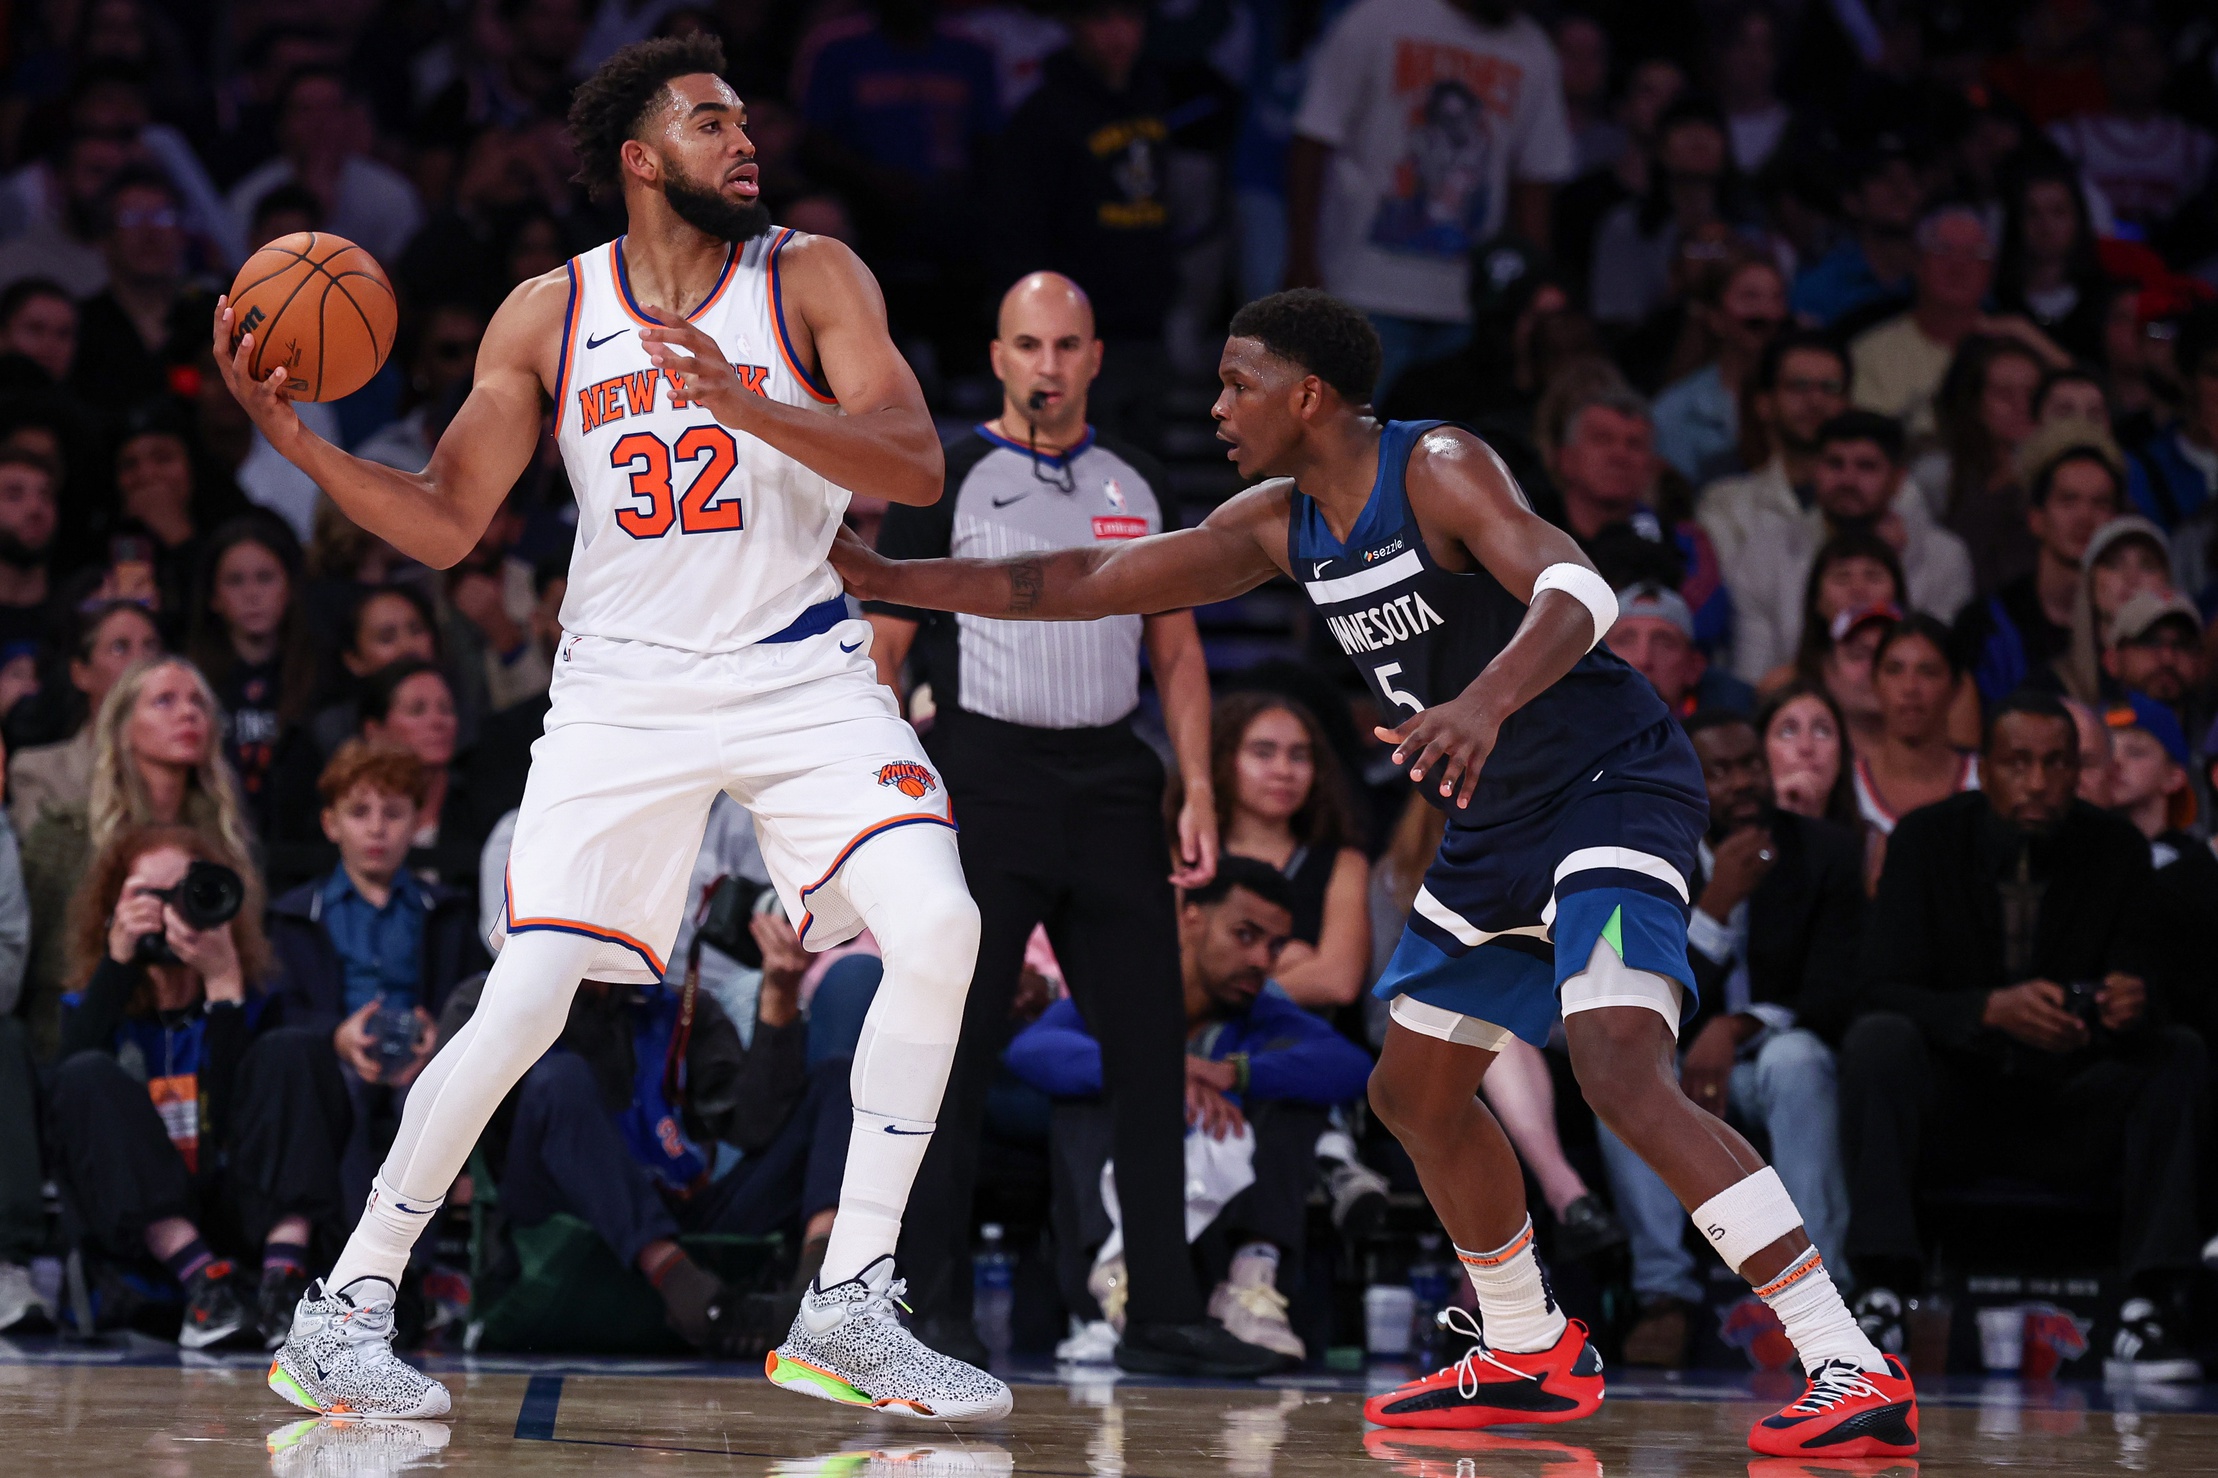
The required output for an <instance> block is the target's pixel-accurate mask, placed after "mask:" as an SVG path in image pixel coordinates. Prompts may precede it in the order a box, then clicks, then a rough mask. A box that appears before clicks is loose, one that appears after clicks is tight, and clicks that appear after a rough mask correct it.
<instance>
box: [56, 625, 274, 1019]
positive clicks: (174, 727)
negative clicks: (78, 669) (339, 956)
mask: <svg viewBox="0 0 2218 1478" xmlns="http://www.w3.org/2000/svg"><path fill="white" fill-rule="evenodd" d="M92 728H93V758H92V787H91V795H90V798H89V799H88V800H87V801H86V803H85V804H84V805H83V806H75V805H67V806H48V807H47V808H46V809H45V810H44V811H43V812H41V813H40V816H39V819H38V822H37V824H36V825H34V826H33V827H32V828H31V833H30V835H29V836H27V837H25V838H24V839H23V883H24V889H25V891H26V892H27V893H28V894H29V895H30V900H31V964H30V968H29V970H28V971H27V972H26V975H25V979H24V985H23V996H24V1001H25V1007H24V1009H25V1011H26V1013H27V1014H28V1015H29V1017H30V1021H31V1031H32V1044H33V1048H34V1050H35V1051H36V1052H37V1053H38V1055H39V1056H40V1058H41V1059H42V1060H43V1059H45V1058H49V1057H51V1056H52V1055H53V1052H54V1048H55V1045H56V1042H57V1041H58V1036H59V1030H60V1021H61V1018H60V1012H59V1007H60V997H61V992H62V988H63V983H64V980H65V970H66V965H65V960H64V953H63V933H64V931H63V927H62V921H63V919H64V917H65V916H66V914H67V912H68V908H69V898H70V895H71V893H72V892H74V891H75V889H76V886H77V882H78V879H79V878H80V877H82V876H83V874H84V871H85V867H86V864H87V863H88V862H90V860H91V859H92V857H93V854H95V853H96V852H98V851H99V850H100V849H101V848H102V847H105V846H106V845H107V844H108V842H109V840H110V839H111V838H113V837H114V836H115V835H116V834H117V833H118V832H119V831H121V830H123V829H124V828H125V827H127V826H144V825H147V824H150V823H159V824H162V825H170V826H184V827H188V828H190V829H191V830H193V831H194V832H197V833H198V834H200V835H201V836H204V837H206V838H207V839H208V843H209V845H210V846H211V847H212V848H214V849H215V850H216V852H217V854H218V855H219V856H220V857H221V858H222V860H223V861H225V862H226V863H227V864H228V865H230V866H231V867H233V868H236V869H237V870H238V871H239V872H240V873H241V874H243V875H247V876H250V877H251V876H253V875H254V872H255V858H256V853H255V848H254V845H253V842H252V840H251V835H252V833H251V830H250V828H249V826H248V824H247V820H246V817H245V814H244V812H243V810H242V809H241V807H240V804H239V787H238V782H237V781H236V780H235V779H234V778H233V777H232V774H231V766H230V764H229V762H227V761H226V760H225V759H224V757H223V740H222V734H223V725H222V721H221V714H220V711H219V710H218V708H217V704H216V695H215V691H214V690H213V689H212V688H210V687H209V686H208V680H207V679H206V678H205V677H202V676H201V674H200V669H199V668H197V667H195V666H193V665H192V663H190V662H188V661H186V660H185V659H184V658H183V657H155V658H153V659H151V660H149V661H146V662H142V663H140V664H139V665H138V666H136V667H134V668H132V669H131V670H130V671H129V672H126V673H125V674H124V675H123V676H122V677H121V678H120V679H118V680H117V682H116V684H115V686H114V687H113V688H111V689H109V691H108V696H107V697H106V698H105V699H104V700H102V702H101V705H100V711H99V712H98V713H97V714H95V715H94V716H93V721H92Z"/></svg>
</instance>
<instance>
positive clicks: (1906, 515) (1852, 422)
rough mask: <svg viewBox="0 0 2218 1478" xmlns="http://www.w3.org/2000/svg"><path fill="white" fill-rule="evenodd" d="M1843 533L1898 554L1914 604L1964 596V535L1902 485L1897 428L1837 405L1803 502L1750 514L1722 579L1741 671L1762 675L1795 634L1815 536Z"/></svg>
mask: <svg viewBox="0 0 2218 1478" xmlns="http://www.w3.org/2000/svg"><path fill="white" fill-rule="evenodd" d="M1847 533H1870V534H1875V535H1877V536H1878V537H1879V538H1880V539H1881V540H1882V541H1883V542H1884V543H1886V544H1887V545H1888V547H1889V548H1891V549H1893V550H1894V551H1895V552H1896V553H1897V554H1898V555H1899V556H1900V559H1901V571H1902V574H1903V577H1904V580H1905V587H1904V589H1903V591H1902V594H1903V595H1904V596H1907V598H1908V600H1907V603H1908V604H1909V605H1911V606H1914V607H1916V608H1917V609H1918V610H1921V611H1926V612H1928V613H1930V614H1932V615H1934V616H1938V617H1940V618H1941V619H1943V620H1950V619H1953V618H1954V617H1955V615H1956V613H1957V611H1959V610H1960V609H1962V608H1963V606H1964V605H1965V603H1966V602H1968V601H1969V600H1970V599H1971V597H1972V569H1971V557H1970V556H1969V555H1968V554H1967V553H1966V552H1965V550H1964V544H1963V541H1962V540H1960V539H1958V538H1957V537H1956V536H1955V535H1954V534H1952V533H1950V532H1949V531H1948V530H1947V529H1944V528H1942V527H1941V526H1940V525H1939V524H1937V523H1935V522H1934V521H1933V517H1932V515H1931V514H1930V513H1928V512H1927V511H1926V509H1925V505H1924V501H1923V500H1922V499H1921V498H1919V496H1918V495H1917V493H1916V491H1915V490H1912V489H1906V488H1904V486H1903V472H1902V432H1901V429H1900V428H1899V427H1898V426H1897V425H1896V424H1895V422H1894V421H1892V420H1890V419H1889V418H1887V417H1885V416H1882V415H1878V414H1876V413H1874V412H1871V411H1844V412H1843V413H1842V414H1840V415H1838V416H1836V417H1834V418H1833V419H1832V420H1830V421H1828V422H1826V424H1825V426H1824V428H1823V429H1822V430H1821V431H1820V432H1819V433H1818V468H1817V480H1816V485H1815V488H1814V490H1813V496H1812V506H1811V507H1810V509H1809V510H1808V511H1807V512H1804V513H1801V514H1799V515H1796V516H1792V517H1787V516H1782V515H1778V514H1771V515H1767V516H1765V517H1764V518H1763V519H1762V520H1761V521H1760V522H1758V523H1756V524H1755V525H1754V527H1753V528H1752V529H1751V530H1750V532H1749V536H1748V540H1747V542H1746V543H1745V544H1744V545H1743V547H1742V551H1741V560H1740V565H1739V568H1738V570H1737V572H1736V573H1735V574H1734V575H1733V577H1732V578H1731V579H1730V580H1729V582H1728V586H1729V588H1730V590H1731V591H1732V597H1733V613H1734V619H1735V624H1736V630H1735V633H1734V637H1735V641H1734V649H1733V666H1734V670H1735V671H1736V672H1738V673H1739V675H1740V676H1741V678H1742V679H1743V680H1744V681H1748V682H1758V681H1761V680H1762V679H1763V677H1764V676H1765V674H1767V673H1769V672H1770V671H1771V670H1772V669H1773V668H1774V667H1776V666H1777V665H1778V664H1779V663H1780V662H1782V661H1784V660H1785V659H1786V657H1787V655H1788V654H1789V653H1790V652H1793V651H1794V650H1795V649H1796V647H1797V646H1798V645H1800V644H1801V642H1802V639H1803V626H1802V612H1803V610H1804V608H1805V604H1806V596H1807V592H1808V589H1809V586H1808V581H1809V579H1810V572H1811V571H1812V570H1813V569H1814V567H1815V564H1816V554H1817V549H1818V546H1819V545H1821V544H1823V543H1824V542H1825V541H1826V540H1828V539H1832V538H1836V537H1839V536H1840V535H1842V534H1847ZM1836 609H1839V607H1836Z"/></svg>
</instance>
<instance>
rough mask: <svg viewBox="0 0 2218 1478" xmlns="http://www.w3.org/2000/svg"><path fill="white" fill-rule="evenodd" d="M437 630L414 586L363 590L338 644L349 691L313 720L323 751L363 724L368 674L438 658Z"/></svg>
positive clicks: (332, 749)
mask: <svg viewBox="0 0 2218 1478" xmlns="http://www.w3.org/2000/svg"><path fill="white" fill-rule="evenodd" d="M354 532H355V533H356V534H359V533H360V530H355V531H354ZM365 552H366V551H365ZM438 629H439V628H438V622H437V620H436V618H434V617H433V615H432V613H431V602H430V601H428V600H425V599H424V597H423V594H422V592H421V591H419V590H417V589H416V587H414V586H413V585H397V584H396V585H373V586H372V587H371V588H370V589H368V590H364V591H362V592H360V594H359V595H358V597H357V598H356V600H355V602H354V609H353V610H352V611H351V612H350V613H349V615H348V618H347V625H346V642H345V644H344V645H343V646H342V647H341V648H340V649H339V667H340V670H341V671H342V672H343V673H344V674H345V675H346V682H345V687H346V688H347V690H348V691H347V696H344V697H341V698H339V699H337V700H335V701H334V702H331V703H328V704H326V705H325V706H324V707H322V708H320V709H318V710H317V711H316V716H315V718H314V719H313V720H311V721H310V724H309V729H310V732H311V733H313V734H314V736H315V739H316V747H317V749H318V751H319V752H320V753H322V754H324V755H327V756H328V755H330V754H332V753H334V752H335V751H336V750H337V749H338V748H339V746H340V745H341V744H343V743H345V742H346V740H347V738H348V737H349V736H350V735H352V734H353V733H354V732H355V731H356V730H357V729H359V728H360V727H361V725H362V708H361V703H360V694H361V690H362V684H364V683H365V682H367V681H369V678H370V674H372V673H374V672H379V671H382V670H383V669H385V668H387V667H390V666H392V665H393V664H394V663H396V662H400V661H414V662H431V661H436V660H437V659H438V656H439V642H438V636H437V632H438Z"/></svg>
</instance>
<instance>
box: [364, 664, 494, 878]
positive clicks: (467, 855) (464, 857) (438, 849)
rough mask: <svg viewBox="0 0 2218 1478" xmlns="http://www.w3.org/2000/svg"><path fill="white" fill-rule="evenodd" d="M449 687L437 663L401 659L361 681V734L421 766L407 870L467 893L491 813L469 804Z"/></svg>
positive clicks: (466, 781)
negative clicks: (398, 750) (421, 791)
mask: <svg viewBox="0 0 2218 1478" xmlns="http://www.w3.org/2000/svg"><path fill="white" fill-rule="evenodd" d="M458 732H459V730H458V726H457V724H456V722H455V711H454V689H453V688H452V687H450V686H449V685H448V683H447V675H446V673H445V671H444V670H443V669H442V668H440V666H439V665H438V664H437V663H436V662H427V661H425V660H423V659H422V658H404V659H403V660H401V661H398V662H394V663H392V664H390V665H388V666H385V667H381V668H379V669H378V670H377V671H376V672H374V673H371V674H370V676H369V679H368V681H366V682H365V683H364V684H363V686H362V737H363V738H365V739H367V740H369V741H370V742H371V743H373V744H394V745H398V746H399V747H400V748H403V749H406V750H407V751H409V753H411V754H413V755H415V756H416V758H417V759H418V760H419V761H420V762H421V763H422V764H423V767H424V771H425V776H426V780H425V786H424V796H423V800H422V803H421V804H420V805H419V807H418V809H417V813H416V829H415V831H414V832H413V833H412V834H411V836H410V838H409V853H408V870H409V871H410V872H412V873H414V874H415V875H416V876H417V877H419V878H422V879H424V880H425V881H427V882H444V883H446V884H448V885H450V886H452V887H458V888H461V889H463V890H465V891H468V890H469V889H472V888H474V887H476V885H477V861H478V853H479V852H480V851H481V850H482V849H483V848H484V846H485V833H486V830H487V825H488V822H489V820H490V818H480V817H479V816H478V814H477V811H476V808H475V807H474V806H473V805H472V804H471V795H470V788H469V772H468V769H467V767H466V766H462V765H458V764H457V763H456V762H455V756H456V754H457V753H458V752H459V744H458V742H457V739H456V735H457V733H458Z"/></svg>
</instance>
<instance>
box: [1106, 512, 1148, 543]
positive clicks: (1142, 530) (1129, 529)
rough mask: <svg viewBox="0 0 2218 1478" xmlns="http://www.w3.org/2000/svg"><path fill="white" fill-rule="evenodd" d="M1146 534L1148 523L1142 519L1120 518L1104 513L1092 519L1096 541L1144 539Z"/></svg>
mask: <svg viewBox="0 0 2218 1478" xmlns="http://www.w3.org/2000/svg"><path fill="white" fill-rule="evenodd" d="M1147 533H1148V521H1147V520H1146V519H1144V518H1120V517H1118V516H1116V515H1114V514H1106V513H1105V514H1102V515H1100V516H1098V517H1097V518H1095V519H1094V537H1095V538H1096V539H1145V538H1146V537H1147Z"/></svg>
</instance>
